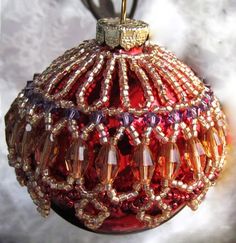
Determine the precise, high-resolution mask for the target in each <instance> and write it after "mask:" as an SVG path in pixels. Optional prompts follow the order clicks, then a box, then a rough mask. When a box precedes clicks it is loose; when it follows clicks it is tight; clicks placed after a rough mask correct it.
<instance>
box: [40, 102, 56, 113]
mask: <svg viewBox="0 0 236 243" xmlns="http://www.w3.org/2000/svg"><path fill="white" fill-rule="evenodd" d="M43 108H44V110H45V112H46V113H54V112H56V111H57V106H56V104H55V103H54V102H53V101H48V100H47V101H44V103H43Z"/></svg>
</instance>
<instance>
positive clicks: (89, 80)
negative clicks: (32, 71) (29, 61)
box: [5, 1, 226, 233]
mask: <svg viewBox="0 0 236 243" xmlns="http://www.w3.org/2000/svg"><path fill="white" fill-rule="evenodd" d="M122 6H123V8H122V9H123V10H122V17H121V20H120V19H118V18H114V19H101V20H99V21H98V24H97V37H96V40H90V41H84V42H83V43H82V44H80V45H79V46H77V47H75V48H73V49H71V50H69V51H66V52H65V54H63V55H62V56H60V57H59V58H57V59H56V60H55V61H53V63H52V64H51V65H50V66H49V67H48V68H47V69H46V70H45V71H44V72H43V73H41V74H37V75H35V76H34V78H33V81H28V82H27V85H26V87H25V88H24V89H23V90H22V92H21V93H20V94H19V95H18V97H17V98H16V100H15V101H14V102H13V104H12V106H11V108H10V110H9V112H8V113H7V115H6V118H5V120H6V140H7V144H8V148H9V156H8V157H9V164H10V165H11V166H13V167H14V168H15V172H16V175H17V179H18V181H19V183H20V184H21V185H22V186H27V188H28V192H29V194H30V196H31V198H32V200H33V202H34V203H35V204H36V205H37V209H38V211H39V212H40V213H41V214H42V216H48V215H49V211H50V208H53V209H54V210H55V211H56V212H57V213H58V214H60V215H61V216H62V217H64V218H65V219H67V220H68V221H70V222H72V223H73V224H75V225H77V226H79V227H81V228H85V229H87V230H91V231H94V232H100V233H128V232H135V231H141V230H145V229H149V228H153V227H157V226H159V225H160V224H162V223H164V222H165V221H167V220H168V219H170V218H171V217H173V216H174V215H175V214H176V213H177V212H179V211H180V210H181V209H182V208H184V207H185V206H186V205H187V206H189V207H190V208H192V209H193V210H196V209H197V207H198V205H199V204H200V203H201V202H202V200H203V199H204V197H205V195H206V193H207V191H208V189H209V187H210V186H212V185H213V184H214V183H215V181H216V179H217V178H218V176H219V173H220V172H221V170H222V168H223V165H224V160H225V153H226V121H225V115H224V114H223V112H222V110H221V106H220V103H219V101H218V100H217V98H216V97H215V96H214V94H213V92H212V90H211V88H210V87H209V86H208V85H205V84H204V82H203V81H202V80H200V79H199V78H198V77H197V76H196V75H195V74H194V72H193V71H192V70H191V69H190V68H189V67H188V66H186V65H185V64H184V63H182V62H181V61H180V60H178V59H177V58H176V57H175V55H174V54H172V53H171V52H169V51H167V50H166V49H164V48H162V47H160V46H158V45H153V44H150V43H149V42H148V36H149V28H148V25H147V24H146V23H144V22H142V21H137V20H131V19H126V16H125V14H126V1H123V3H122Z"/></svg>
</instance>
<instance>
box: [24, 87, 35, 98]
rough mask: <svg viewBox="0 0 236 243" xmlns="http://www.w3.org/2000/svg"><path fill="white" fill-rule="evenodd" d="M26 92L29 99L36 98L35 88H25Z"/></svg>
mask: <svg viewBox="0 0 236 243" xmlns="http://www.w3.org/2000/svg"><path fill="white" fill-rule="evenodd" d="M24 94H25V96H26V97H27V98H28V99H30V100H31V99H33V98H34V91H33V89H25V90H24Z"/></svg>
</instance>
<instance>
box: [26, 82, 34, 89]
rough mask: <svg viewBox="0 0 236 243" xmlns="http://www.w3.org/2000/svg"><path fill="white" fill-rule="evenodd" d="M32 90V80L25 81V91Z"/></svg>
mask: <svg viewBox="0 0 236 243" xmlns="http://www.w3.org/2000/svg"><path fill="white" fill-rule="evenodd" d="M33 88H34V82H33V81H32V80H30V81H27V84H26V86H25V90H30V89H33Z"/></svg>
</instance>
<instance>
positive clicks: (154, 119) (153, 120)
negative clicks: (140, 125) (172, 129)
mask: <svg viewBox="0 0 236 243" xmlns="http://www.w3.org/2000/svg"><path fill="white" fill-rule="evenodd" d="M145 121H146V122H147V123H148V124H149V125H150V126H151V127H155V126H156V125H157V124H159V123H160V121H161V118H160V117H159V116H157V115H156V114H155V113H152V112H150V113H148V114H147V116H146V117H145Z"/></svg>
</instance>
